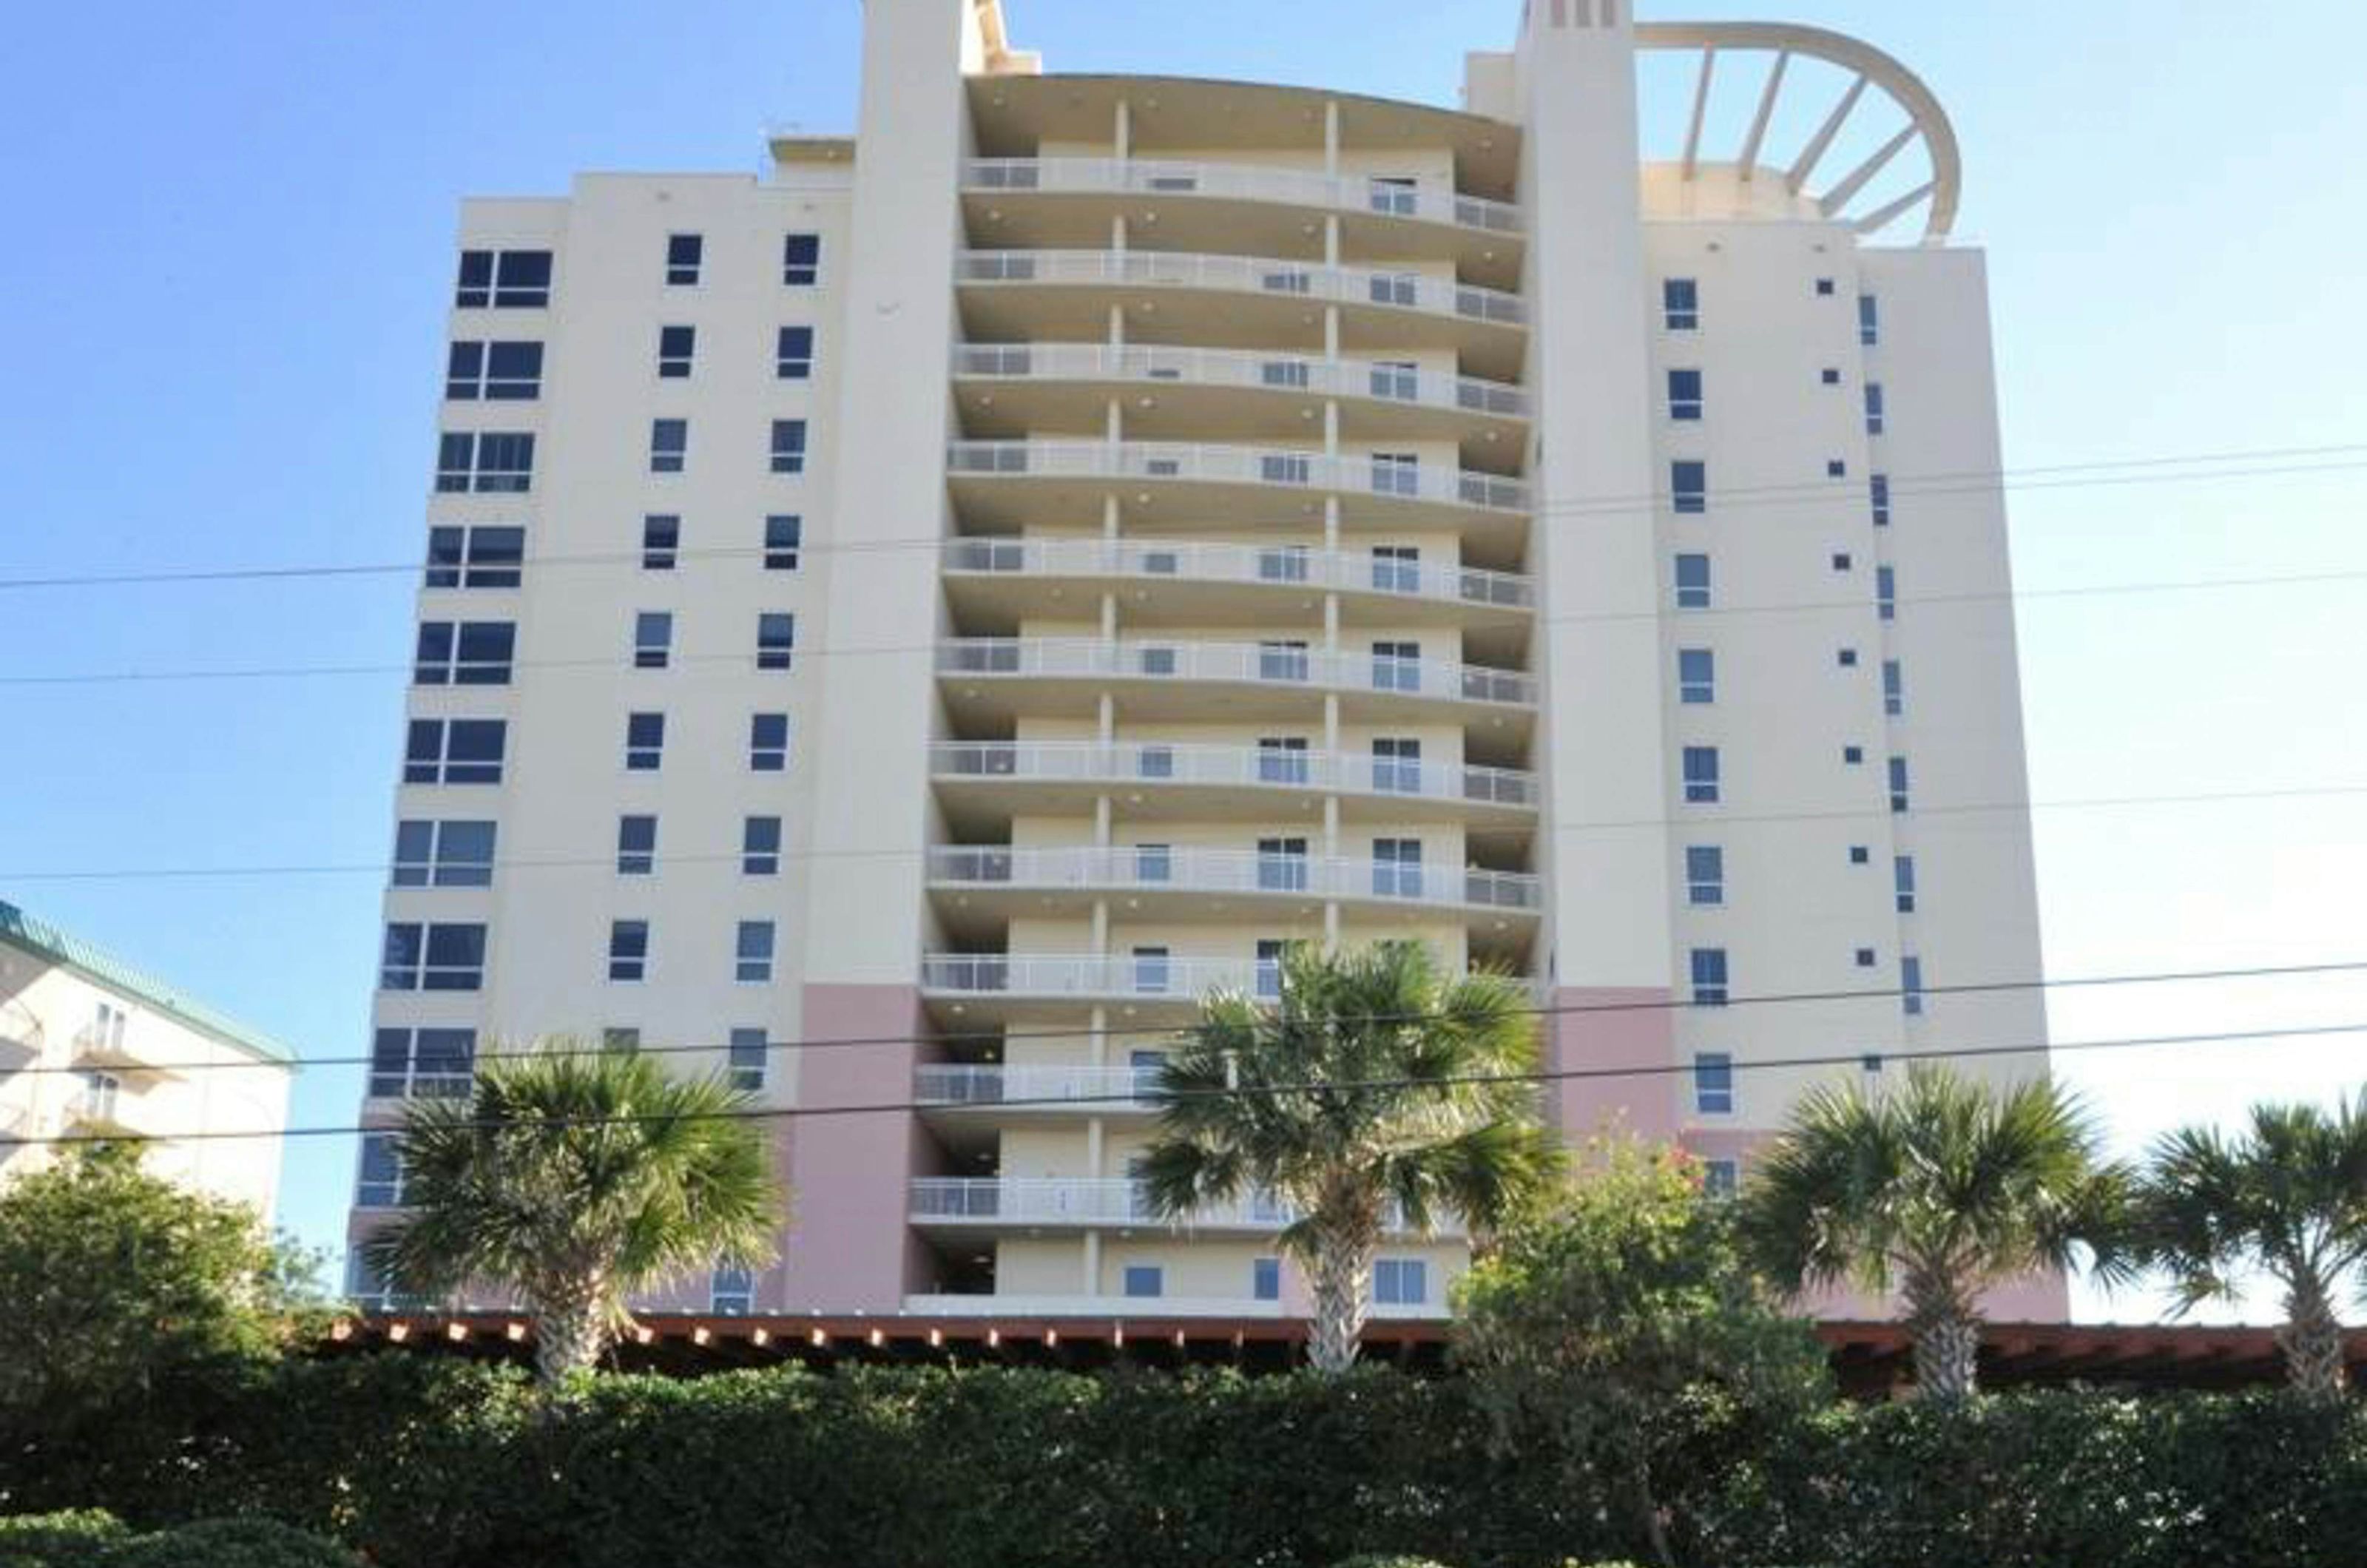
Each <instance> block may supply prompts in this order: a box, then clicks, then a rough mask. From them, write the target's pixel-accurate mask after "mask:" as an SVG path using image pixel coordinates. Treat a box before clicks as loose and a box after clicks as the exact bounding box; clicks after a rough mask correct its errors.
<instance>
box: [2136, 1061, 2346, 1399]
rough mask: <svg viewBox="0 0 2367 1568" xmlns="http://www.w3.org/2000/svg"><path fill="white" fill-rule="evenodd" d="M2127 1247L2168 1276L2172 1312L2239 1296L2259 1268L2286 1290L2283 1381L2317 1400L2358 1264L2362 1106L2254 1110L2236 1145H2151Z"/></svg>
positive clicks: (2195, 1140) (2329, 1374)
mask: <svg viewBox="0 0 2367 1568" xmlns="http://www.w3.org/2000/svg"><path fill="white" fill-rule="evenodd" d="M2136 1234H2137V1246H2138V1250H2139V1251H2140V1253H2141V1254H2142V1255H2143V1257H2144V1258H2146V1261H2147V1262H2150V1263H2153V1264H2156V1265H2157V1266H2158V1267H2160V1268H2162V1269H2167V1270H2168V1271H2169V1277H2170V1288H2171V1291H2172V1293H2173V1301H2174V1310H2176V1311H2177V1312H2179V1313H2180V1314H2183V1313H2186V1312H2190V1311H2191V1310H2192V1309H2193V1308H2195V1307H2197V1306H2199V1305H2201V1304H2202V1303H2204V1302H2206V1301H2210V1300H2213V1299H2214V1298H2217V1299H2222V1300H2229V1299H2233V1298H2235V1297H2236V1296H2237V1295H2238V1294H2239V1293H2240V1280H2241V1276H2242V1275H2243V1274H2244V1273H2245V1272H2246V1271H2247V1270H2248V1269H2253V1268H2258V1269H2260V1270H2262V1271H2263V1272H2265V1273H2266V1274H2268V1276H2269V1277H2270V1278H2271V1279H2273V1280H2276V1281H2277V1282H2278V1283H2279V1284H2281V1285H2282V1286H2283V1287H2284V1292H2285V1323H2284V1326H2283V1327H2282V1328H2281V1329H2279V1330H2278V1332H2277V1346H2278V1348H2279V1349H2281V1350H2282V1352H2283V1353H2284V1359H2285V1375H2286V1378H2287V1380H2288V1381H2290V1382H2292V1384H2293V1387H2294V1388H2295V1389H2296V1390H2298V1391H2299V1392H2301V1393H2304V1394H2306V1395H2308V1396H2310V1397H2312V1398H2316V1399H2339V1398H2340V1397H2341V1396H2342V1390H2343V1384H2344V1379H2345V1372H2344V1368H2343V1354H2342V1322H2341V1319H2340V1318H2339V1316H2338V1315H2337V1314H2336V1312H2335V1302H2336V1300H2337V1298H2338V1297H2339V1295H2340V1293H2341V1292H2343V1291H2344V1290H2345V1289H2353V1288H2356V1287H2357V1286H2358V1284H2359V1275H2360V1267H2361V1262H2362V1261H2367V1099H2362V1100H2359V1101H2353V1100H2350V1099H2348V1098H2346V1099H2344V1100H2342V1101H2340V1102H2339V1104H2338V1105H2337V1106H2336V1107H2335V1109H2334V1111H2332V1113H2330V1114H2329V1113H2328V1112H2327V1111H2324V1110H2322V1109H2321V1108H2319V1107H2317V1106H2315V1105H2255V1106H2254V1107H2252V1111H2251V1125H2250V1126H2249V1127H2248V1128H2247V1129H2246V1130H2245V1131H2244V1132H2243V1134H2241V1135H2240V1136H2238V1137H2237V1138H2236V1139H2234V1140H2232V1141H2231V1140H2229V1139H2228V1138H2226V1137H2225V1136H2223V1135H2222V1134H2220V1133H2219V1132H2218V1131H2217V1129H2215V1128H2211V1127H2185V1128H2181V1129H2180V1130H2179V1131H2177V1132H2175V1133H2172V1134H2169V1135H2168V1136H2166V1137H2164V1138H2162V1139H2161V1140H2160V1141H2159V1142H2158V1143H2157V1144H2156V1145H2154V1147H2153V1150H2152V1155H2151V1158H2150V1160H2149V1162H2148V1165H2147V1168H2146V1172H2145V1176H2144V1178H2143V1180H2142V1182H2141V1183H2140V1185H2139V1187H2138V1191H2137V1226H2136Z"/></svg>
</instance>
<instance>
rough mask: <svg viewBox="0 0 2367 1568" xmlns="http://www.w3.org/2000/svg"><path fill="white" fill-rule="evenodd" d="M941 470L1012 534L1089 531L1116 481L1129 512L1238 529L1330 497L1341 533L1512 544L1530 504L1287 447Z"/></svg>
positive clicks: (1135, 447)
mask: <svg viewBox="0 0 2367 1568" xmlns="http://www.w3.org/2000/svg"><path fill="white" fill-rule="evenodd" d="M946 472H947V474H948V476H949V478H950V479H951V482H952V485H953V490H954V494H955V496H956V497H957V500H959V501H960V502H961V503H962V510H963V512H964V513H965V514H966V515H968V517H970V518H971V519H972V520H973V521H975V522H977V523H980V524H982V525H1005V526H1014V527H1015V526H1018V525H1021V524H1022V523H1036V524H1058V523H1062V522H1067V523H1070V524H1074V525H1079V526H1083V525H1087V524H1098V523H1099V522H1100V521H1101V516H1102V503H1103V500H1104V496H1105V494H1106V493H1107V491H1108V490H1109V487H1110V486H1111V485H1112V484H1122V485H1124V486H1126V487H1127V491H1130V492H1132V493H1131V494H1129V495H1128V496H1127V497H1126V498H1125V499H1126V500H1127V501H1131V502H1133V503H1134V504H1133V508H1132V510H1133V511H1134V512H1135V513H1137V514H1141V513H1144V512H1145V511H1147V510H1155V509H1156V508H1157V506H1158V504H1159V502H1160V501H1161V498H1162V497H1163V498H1165V499H1166V501H1167V502H1168V504H1169V505H1170V506H1171V507H1172V506H1185V507H1190V508H1193V509H1194V510H1195V511H1198V512H1201V513H1204V514H1208V515H1220V516H1224V517H1227V518H1230V519H1235V520H1238V521H1240V522H1242V523H1265V524H1280V525H1304V524H1305V523H1306V522H1307V521H1308V518H1309V517H1310V516H1311V515H1314V514H1316V513H1317V512H1318V510H1319V507H1318V503H1319V502H1320V501H1322V500H1323V499H1324V498H1326V497H1328V496H1332V495H1336V496H1338V497H1339V498H1340V502H1341V507H1340V520H1341V522H1342V525H1344V526H1348V527H1375V526H1378V527H1406V526H1436V527H1464V528H1477V529H1480V530H1487V529H1489V528H1491V527H1492V528H1493V530H1494V532H1493V535H1492V536H1489V535H1484V534H1483V537H1488V538H1489V539H1490V541H1491V542H1493V543H1496V544H1498V545H1501V546H1502V547H1511V546H1512V543H1513V541H1514V539H1515V538H1516V536H1517V535H1518V534H1519V532H1520V525H1521V524H1522V522H1523V520H1524V519H1525V517H1526V515H1527V512H1528V505H1529V487H1528V485H1527V483H1526V482H1525V481H1523V480H1521V479H1507V478H1505V477H1504V476H1503V475H1501V474H1489V473H1480V472H1476V471H1474V470H1472V469H1469V468H1445V467H1442V466H1439V465H1434V464H1433V465H1429V466H1424V465H1421V464H1416V463H1400V462H1395V461H1391V460H1389V459H1387V458H1384V457H1365V456H1359V457H1329V456H1326V455H1325V454H1323V453H1321V452H1312V451H1308V450H1306V449H1304V448H1300V447H1291V446H1203V445H1198V444H1195V443H1191V442H1182V441H1060V440H1052V441H957V442H954V443H952V444H951V445H949V446H947V447H946ZM1170 491H1172V492H1173V493H1172V495H1170V494H1169V492H1170Z"/></svg>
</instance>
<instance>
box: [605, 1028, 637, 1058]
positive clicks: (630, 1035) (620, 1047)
mask: <svg viewBox="0 0 2367 1568" xmlns="http://www.w3.org/2000/svg"><path fill="white" fill-rule="evenodd" d="M640 1048H641V1032H640V1030H638V1029H620V1028H617V1027H614V1026H611V1027H609V1028H607V1029H604V1030H602V1031H601V1032H600V1049H601V1050H603V1051H614V1052H616V1053H617V1055H621V1056H629V1055H632V1054H633V1053H634V1052H636V1051H638V1050H640Z"/></svg>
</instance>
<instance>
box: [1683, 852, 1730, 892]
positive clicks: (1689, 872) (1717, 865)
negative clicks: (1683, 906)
mask: <svg viewBox="0 0 2367 1568" xmlns="http://www.w3.org/2000/svg"><path fill="white" fill-rule="evenodd" d="M1685 902H1686V903H1688V904H1692V905H1694V906H1696V907H1698V908H1713V907H1716V906H1717V905H1721V904H1724V903H1725V902H1726V852H1725V851H1724V850H1722V849H1720V848H1719V847H1718V846H1716V844H1688V845H1687V846H1685Z"/></svg>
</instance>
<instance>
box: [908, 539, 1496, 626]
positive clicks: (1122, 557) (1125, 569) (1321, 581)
mask: <svg viewBox="0 0 2367 1568" xmlns="http://www.w3.org/2000/svg"><path fill="white" fill-rule="evenodd" d="M945 570H946V571H948V572H975V573H981V574H1015V575H1020V576H1031V577H1138V578H1156V579H1159V580H1161V581H1169V580H1173V581H1195V582H1242V583H1262V584H1266V585H1269V586H1273V587H1277V588H1319V589H1332V590H1338V591H1340V592H1352V593H1387V594H1392V595H1400V596H1404V597H1409V598H1416V599H1437V600H1444V601H1447V602H1449V603H1453V604H1481V605H1487V606H1489V607H1490V608H1498V609H1521V610H1525V609H1528V608H1531V607H1532V606H1534V605H1535V603H1536V590H1535V584H1534V583H1533V582H1532V581H1530V580H1529V579H1528V578H1526V577H1523V576H1522V575H1520V574H1519V573H1517V572H1510V571H1489V570H1485V569H1483V568H1479V567H1468V566H1457V565H1455V563H1453V562H1451V561H1425V560H1403V559H1399V558H1393V557H1389V556H1374V555H1358V554H1355V553H1353V552H1350V551H1346V550H1316V549H1309V548H1308V547H1305V546H1300V545H1229V544H1194V543H1146V542H1144V541H1141V540H1137V539H1090V538H1068V539H1063V538H982V537H970V538H962V539H949V540H947V541H946V548H945Z"/></svg>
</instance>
